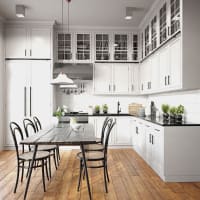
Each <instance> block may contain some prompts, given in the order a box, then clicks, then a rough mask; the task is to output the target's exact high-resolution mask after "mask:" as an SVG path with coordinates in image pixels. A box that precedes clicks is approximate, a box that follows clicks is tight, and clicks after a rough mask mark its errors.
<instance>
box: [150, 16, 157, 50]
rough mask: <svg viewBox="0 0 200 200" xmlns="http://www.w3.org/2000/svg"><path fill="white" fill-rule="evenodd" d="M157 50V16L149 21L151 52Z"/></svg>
mask: <svg viewBox="0 0 200 200" xmlns="http://www.w3.org/2000/svg"><path fill="white" fill-rule="evenodd" d="M156 48H157V16H155V17H154V18H153V19H152V20H151V50H152V51H153V50H154V49H156Z"/></svg>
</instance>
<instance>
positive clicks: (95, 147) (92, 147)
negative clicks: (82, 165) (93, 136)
mask: <svg viewBox="0 0 200 200" xmlns="http://www.w3.org/2000/svg"><path fill="white" fill-rule="evenodd" d="M84 149H85V150H86V151H103V150H104V145H103V144H87V145H84Z"/></svg>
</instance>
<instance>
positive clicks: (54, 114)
mask: <svg viewBox="0 0 200 200" xmlns="http://www.w3.org/2000/svg"><path fill="white" fill-rule="evenodd" d="M53 116H54V117H57V118H60V117H62V109H61V108H60V107H58V108H57V110H56V111H55V112H54V113H53Z"/></svg>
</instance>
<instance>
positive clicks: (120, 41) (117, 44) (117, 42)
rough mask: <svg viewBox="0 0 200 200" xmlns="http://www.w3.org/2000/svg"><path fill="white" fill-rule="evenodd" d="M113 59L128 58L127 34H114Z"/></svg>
mask: <svg viewBox="0 0 200 200" xmlns="http://www.w3.org/2000/svg"><path fill="white" fill-rule="evenodd" d="M114 60H128V34H115V35H114Z"/></svg>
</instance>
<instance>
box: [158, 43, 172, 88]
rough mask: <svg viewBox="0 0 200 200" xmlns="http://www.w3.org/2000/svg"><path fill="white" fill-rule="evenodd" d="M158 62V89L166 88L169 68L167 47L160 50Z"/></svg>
mask: <svg viewBox="0 0 200 200" xmlns="http://www.w3.org/2000/svg"><path fill="white" fill-rule="evenodd" d="M159 57H160V59H159V62H160V87H161V88H162V89H163V88H166V87H169V85H168V75H169V68H170V67H169V66H170V51H169V47H168V46H165V47H163V49H161V50H160V54H159Z"/></svg>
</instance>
